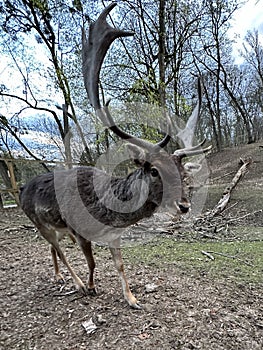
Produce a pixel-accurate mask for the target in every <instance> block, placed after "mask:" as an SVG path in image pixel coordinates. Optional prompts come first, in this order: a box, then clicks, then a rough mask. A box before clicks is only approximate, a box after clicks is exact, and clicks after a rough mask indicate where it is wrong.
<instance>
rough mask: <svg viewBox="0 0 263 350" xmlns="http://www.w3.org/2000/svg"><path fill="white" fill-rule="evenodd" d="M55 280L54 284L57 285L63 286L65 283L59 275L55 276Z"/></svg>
mask: <svg viewBox="0 0 263 350" xmlns="http://www.w3.org/2000/svg"><path fill="white" fill-rule="evenodd" d="M55 279H56V282H57V283H58V284H65V283H66V281H65V279H64V277H63V276H62V275H61V274H60V273H59V274H57V275H56V276H55Z"/></svg>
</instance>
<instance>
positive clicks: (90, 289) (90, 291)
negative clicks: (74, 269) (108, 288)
mask: <svg viewBox="0 0 263 350" xmlns="http://www.w3.org/2000/svg"><path fill="white" fill-rule="evenodd" d="M88 294H89V295H91V296H93V297H94V296H95V295H97V291H96V288H95V287H94V288H88Z"/></svg>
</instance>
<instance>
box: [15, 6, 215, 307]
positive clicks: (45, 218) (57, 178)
mask: <svg viewBox="0 0 263 350" xmlns="http://www.w3.org/2000/svg"><path fill="white" fill-rule="evenodd" d="M115 5H116V3H113V4H111V5H109V6H108V7H107V8H105V9H104V11H103V12H102V13H101V15H100V16H99V18H98V19H97V20H96V22H94V23H92V24H91V25H90V29H89V37H88V39H87V38H86V35H85V32H84V30H83V38H82V43H83V76H84V84H85V88H86V90H87V94H88V97H89V99H90V102H91V104H92V106H93V107H94V109H95V110H96V113H97V115H98V116H99V117H100V119H101V120H102V122H103V123H104V124H105V126H107V127H109V128H110V129H111V130H112V131H113V132H114V133H115V134H117V135H118V136H119V137H120V138H121V139H124V140H125V141H126V143H127V147H128V148H129V151H130V152H131V154H132V155H133V156H132V157H133V159H134V161H135V162H136V164H137V165H138V166H139V168H138V169H137V170H135V171H133V172H132V173H130V174H129V175H128V176H126V177H122V178H117V177H112V176H110V175H108V174H106V173H105V172H103V171H102V170H99V169H98V168H96V167H91V166H82V167H76V168H73V169H69V170H61V171H54V172H53V173H46V174H43V175H40V176H37V177H35V178H33V179H32V180H31V181H30V182H28V183H27V184H26V185H25V186H24V187H22V188H21V192H20V202H21V207H22V209H23V210H24V212H25V214H26V215H27V216H28V217H29V218H30V219H31V221H32V222H33V223H34V224H35V226H36V227H37V229H38V230H39V231H40V233H41V235H42V236H43V237H44V238H45V239H46V240H47V241H48V242H49V243H50V245H51V255H52V259H53V263H54V269H55V276H56V279H57V280H58V281H62V280H63V277H62V275H61V274H60V271H59V267H58V261H57V256H58V257H59V259H60V260H61V261H62V262H63V264H64V265H65V266H66V267H67V269H68V271H69V272H70V274H71V276H72V278H73V280H74V281H75V284H76V287H77V289H78V290H79V291H81V292H83V293H86V292H88V291H89V292H93V293H95V292H96V290H95V284H94V280H93V273H94V268H95V262H94V258H93V255H92V246H91V241H103V242H107V243H108V244H109V248H110V251H111V254H112V258H113V261H114V263H115V266H116V268H117V270H118V273H119V276H120V279H121V283H122V289H123V294H124V298H125V299H126V300H127V302H128V303H129V305H130V306H131V307H134V308H139V307H140V304H139V303H138V302H137V300H136V298H135V297H134V295H133V294H132V293H131V291H130V288H129V285H128V282H127V279H126V276H125V273H124V266H123V261H122V256H121V250H120V236H121V234H122V233H123V230H124V229H125V228H126V227H128V226H130V225H132V224H135V223H136V222H138V221H139V220H141V219H143V218H145V217H149V216H151V215H152V214H153V213H154V212H155V211H156V210H157V208H158V207H159V206H161V205H162V206H163V205H164V206H167V207H168V208H169V210H172V211H173V212H174V213H176V212H177V213H180V214H183V213H187V212H188V210H189V208H190V203H189V201H188V200H187V198H186V197H185V191H184V184H183V183H184V181H183V180H184V177H185V171H184V167H183V164H182V159H183V158H184V157H186V156H192V155H196V154H200V153H202V152H205V151H208V149H209V148H207V149H205V150H202V149H201V146H202V144H200V145H197V146H195V147H188V148H184V149H179V150H176V151H175V152H174V153H173V154H171V155H169V154H167V153H166V152H165V151H164V150H163V148H164V147H165V146H166V145H167V144H168V142H169V141H170V127H169V128H168V132H167V134H166V135H165V137H164V138H163V139H162V140H161V141H160V142H159V143H157V144H152V143H150V142H148V141H145V140H142V139H140V138H137V137H133V136H131V135H129V134H127V133H126V132H124V131H122V130H121V129H120V128H119V127H118V126H117V125H115V123H114V121H113V118H112V116H111V114H110V111H109V106H108V103H107V104H106V105H105V106H104V107H101V104H100V101H99V89H98V85H99V73H100V69H101V65H102V63H103V60H104V57H105V55H106V52H107V50H108V48H109V47H110V44H111V43H112V42H113V41H114V40H115V39H116V38H118V37H124V36H128V35H132V34H133V33H131V32H126V31H122V30H119V29H115V28H113V27H111V26H110V25H109V24H108V23H107V21H106V17H107V15H108V14H109V12H110V11H111V10H112V8H113V7H114V6H115ZM198 106H200V94H199V101H198ZM199 108H200V107H198V111H197V113H198V112H199ZM195 113H196V112H195ZM168 126H169V123H168ZM66 234H69V235H70V236H72V237H73V238H74V239H76V240H77V242H78V243H79V245H80V247H81V249H82V251H83V253H84V255H85V258H86V260H87V263H88V267H89V279H88V285H87V288H86V286H85V284H84V283H83V282H82V280H81V279H80V278H79V277H78V276H77V275H76V273H75V272H74V270H73V269H72V267H71V266H70V264H69V263H68V261H67V259H66V257H65V255H64V254H63V252H62V250H61V248H60V245H59V241H60V240H61V239H62V238H63V237H64V235H66Z"/></svg>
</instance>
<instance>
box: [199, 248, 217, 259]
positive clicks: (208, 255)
mask: <svg viewBox="0 0 263 350" xmlns="http://www.w3.org/2000/svg"><path fill="white" fill-rule="evenodd" d="M201 253H202V254H203V255H205V256H207V257H208V258H209V259H211V260H215V258H214V257H213V255H212V254H210V253H208V252H206V251H205V250H201Z"/></svg>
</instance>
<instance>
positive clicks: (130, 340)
mask: <svg viewBox="0 0 263 350" xmlns="http://www.w3.org/2000/svg"><path fill="white" fill-rule="evenodd" d="M217 163H218V164H219V162H217ZM259 174H261V175H260V176H262V172H259ZM216 176H218V174H216ZM247 181H250V182H252V181H254V180H253V179H252V178H251V177H248V179H247ZM261 184H262V182H260V183H259V186H261ZM261 203H262V202H261ZM260 218H261V221H260V224H259V226H261V225H262V215H261V217H260ZM250 224H252V225H253V224H257V223H253V222H252V223H250ZM62 247H63V250H64V252H65V254H66V256H67V257H68V259H69V261H70V263H71V264H72V265H73V266H74V268H75V270H76V272H77V273H78V274H79V276H80V277H81V278H82V279H83V280H85V279H86V263H85V261H84V257H83V255H82V254H81V253H80V251H79V249H78V248H77V247H76V246H73V244H72V243H71V242H70V241H67V240H65V241H64V243H63V245H62ZM157 258H158V257H157ZM95 259H96V263H97V268H96V274H95V281H96V285H97V295H96V296H81V295H79V294H78V293H76V292H75V288H74V285H73V282H72V280H71V278H70V276H69V274H68V273H67V271H66V270H65V269H62V271H63V275H64V277H65V279H66V284H64V285H58V284H56V283H55V281H54V277H53V267H52V262H51V255H50V253H49V247H48V244H47V243H46V241H44V240H43V239H41V238H39V237H38V236H37V234H36V231H35V230H34V228H33V226H32V224H31V223H30V222H29V221H28V219H27V218H26V217H25V216H24V215H23V213H22V212H21V211H20V210H19V209H8V210H4V211H1V212H0V262H1V265H0V270H1V274H0V300H1V308H0V349H3V350H13V349H20V350H22V349H23V350H33V349H34V350H40V349H41V350H55V349H60V350H81V349H89V350H92V349H122V350H124V349H154V350H158V349H162V350H164V349H185V350H186V349H204V350H210V349H213V350H219V349H222V350H227V349H229V350H230V349H231V350H252V349H253V350H257V349H263V295H262V290H263V284H260V285H259V284H249V283H245V282H240V283H233V281H232V280H231V279H230V278H229V279H228V278H224V279H220V278H218V279H213V280H212V279H211V278H210V277H208V276H207V275H206V274H202V273H200V272H196V273H191V274H189V273H186V272H185V270H184V269H180V268H179V267H178V265H175V264H171V263H169V264H167V265H163V266H162V268H160V267H159V268H158V269H156V266H155V265H154V263H153V264H148V265H141V264H140V262H138V264H135V265H132V264H131V263H129V261H125V267H126V271H127V275H128V279H129V281H130V285H131V288H132V291H133V293H134V294H135V295H136V297H137V298H138V300H139V301H140V302H141V304H142V305H143V309H142V310H133V309H131V308H130V307H129V306H128V305H127V303H126V302H125V301H124V300H123V296H122V292H121V286H120V282H119V279H118V276H117V273H116V271H115V269H114V267H113V263H112V260H111V257H110V253H109V252H108V251H107V249H106V248H102V247H98V246H97V247H95ZM149 285H150V286H151V285H154V288H153V291H150V290H149ZM88 321H90V325H91V326H93V327H96V329H95V330H94V332H92V333H88V332H87V331H86V330H85V329H84V327H83V323H85V322H88Z"/></svg>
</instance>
